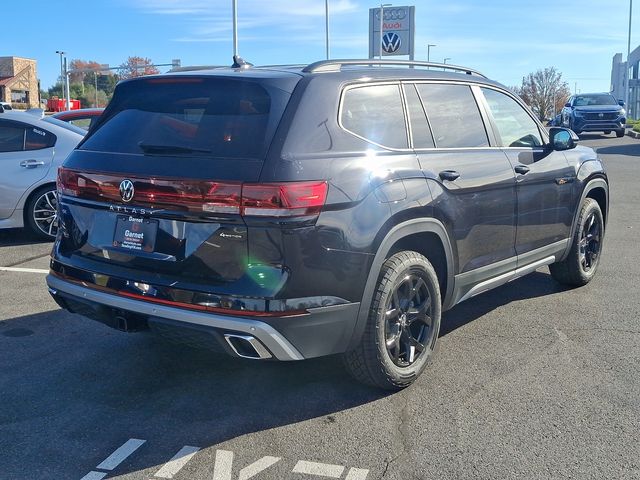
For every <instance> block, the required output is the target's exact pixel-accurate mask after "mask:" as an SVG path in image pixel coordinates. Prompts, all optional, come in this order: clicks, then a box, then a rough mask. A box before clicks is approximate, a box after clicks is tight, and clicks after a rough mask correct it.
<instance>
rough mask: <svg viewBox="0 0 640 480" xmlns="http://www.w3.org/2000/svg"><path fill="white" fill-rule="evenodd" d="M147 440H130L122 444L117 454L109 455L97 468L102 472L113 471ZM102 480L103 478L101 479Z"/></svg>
mask: <svg viewBox="0 0 640 480" xmlns="http://www.w3.org/2000/svg"><path fill="white" fill-rule="evenodd" d="M144 442H146V440H139V439H137V438H130V439H129V440H127V441H126V442H124V443H123V444H122V446H120V447H119V448H118V449H117V450H116V451H115V452H113V453H112V454H111V455H109V456H108V457H107V458H105V459H104V461H103V462H102V463H101V464H100V465H98V466H97V467H96V468H99V469H101V470H113V469H114V468H116V467H117V466H118V465H120V464H121V463H122V462H123V461H124V459H125V458H127V457H128V456H129V455H131V454H132V453H133V452H135V451H136V450H137V449H138V448H140V447H141V446H142V444H143V443H144ZM100 478H102V477H100Z"/></svg>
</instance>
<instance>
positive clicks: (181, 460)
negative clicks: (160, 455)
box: [155, 445, 200, 478]
mask: <svg viewBox="0 0 640 480" xmlns="http://www.w3.org/2000/svg"><path fill="white" fill-rule="evenodd" d="M198 450H200V448H198V447H190V446H189V445H185V446H184V447H182V448H181V449H180V450H179V451H178V453H176V454H175V455H174V456H173V458H172V459H171V460H169V461H168V462H167V463H165V464H164V465H163V467H162V468H161V469H160V470H158V471H157V472H156V474H155V476H156V477H160V478H173V476H174V475H175V474H176V473H178V472H179V471H180V469H181V468H182V467H184V466H185V465H186V464H187V462H188V461H189V460H191V457H193V456H194V455H195V454H196V452H197V451H198Z"/></svg>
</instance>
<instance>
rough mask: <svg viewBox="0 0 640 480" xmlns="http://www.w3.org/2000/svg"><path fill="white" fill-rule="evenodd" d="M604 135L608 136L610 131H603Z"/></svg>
mask: <svg viewBox="0 0 640 480" xmlns="http://www.w3.org/2000/svg"><path fill="white" fill-rule="evenodd" d="M616 133H617V132H616ZM604 134H605V135H609V134H611V130H605V131H604Z"/></svg>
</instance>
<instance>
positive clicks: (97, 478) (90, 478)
mask: <svg viewBox="0 0 640 480" xmlns="http://www.w3.org/2000/svg"><path fill="white" fill-rule="evenodd" d="M106 476H107V474H106V473H104V472H89V473H87V474H86V475H85V476H84V477H82V478H81V479H80V480H102V479H103V478H104V477H106Z"/></svg>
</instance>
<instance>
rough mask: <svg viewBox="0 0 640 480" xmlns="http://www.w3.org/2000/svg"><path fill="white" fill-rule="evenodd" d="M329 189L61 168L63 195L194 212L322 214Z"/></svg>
mask: <svg viewBox="0 0 640 480" xmlns="http://www.w3.org/2000/svg"><path fill="white" fill-rule="evenodd" d="M125 179H127V180H130V181H131V183H132V184H133V194H132V195H129V194H127V193H130V192H124V191H123V192H121V191H120V185H121V182H123V181H124V180H125ZM327 189H328V186H327V182H288V183H263V184H251V183H245V184H241V183H232V182H216V181H209V180H184V179H163V178H138V177H135V176H123V175H113V174H106V173H93V172H77V171H75V170H70V169H68V168H64V167H60V168H59V169H58V192H59V193H60V194H61V195H67V196H71V197H78V198H85V199H88V200H95V201H109V202H115V203H126V204H132V205H140V206H142V205H144V206H150V207H152V208H171V209H174V210H186V211H189V212H205V213H227V214H236V215H238V214H240V215H246V216H270V217H293V216H303V215H317V214H318V213H320V211H321V209H322V206H323V205H324V203H325V200H326V198H327ZM125 198H127V200H124V199H125Z"/></svg>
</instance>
